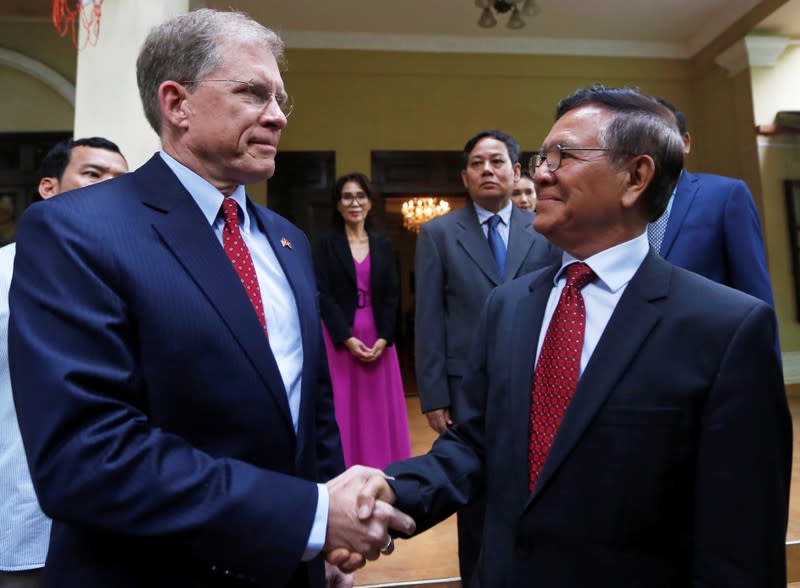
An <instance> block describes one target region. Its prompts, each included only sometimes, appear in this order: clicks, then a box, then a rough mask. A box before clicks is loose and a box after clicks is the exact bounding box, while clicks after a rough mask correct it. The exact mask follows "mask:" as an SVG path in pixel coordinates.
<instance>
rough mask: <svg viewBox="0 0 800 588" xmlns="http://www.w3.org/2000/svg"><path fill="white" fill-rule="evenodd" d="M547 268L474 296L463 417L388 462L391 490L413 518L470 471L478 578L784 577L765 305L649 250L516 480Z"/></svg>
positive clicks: (763, 584)
mask: <svg viewBox="0 0 800 588" xmlns="http://www.w3.org/2000/svg"><path fill="white" fill-rule="evenodd" d="M555 270H556V267H553V268H550V269H548V270H544V271H541V272H537V273H536V274H535V275H533V276H526V277H523V278H520V279H518V280H515V281H514V282H512V283H511V284H506V285H503V286H501V287H499V288H497V289H496V290H495V291H494V292H493V293H492V294H491V295H490V297H489V299H488V301H487V304H486V306H485V309H484V312H483V315H482V317H481V320H480V325H479V327H478V329H477V334H476V337H475V345H474V348H473V350H472V353H471V357H470V368H469V371H468V373H467V374H466V376H465V377H464V380H463V386H462V394H463V396H464V402H465V403H466V404H467V407H466V408H465V414H466V418H465V419H464V420H462V421H461V422H459V423H456V425H454V426H453V427H450V428H449V429H448V430H447V431H445V432H444V433H443V434H442V435H441V436H440V437H439V439H438V440H437V441H436V443H435V444H434V446H433V448H432V449H431V451H430V453H429V454H428V455H425V456H422V457H418V458H413V459H411V460H408V461H405V462H400V463H398V464H395V465H392V466H390V467H389V468H388V469H387V472H388V473H389V474H391V475H394V476H396V478H397V480H396V481H395V482H391V484H392V485H393V487H394V489H395V492H396V493H397V497H398V500H397V503H396V504H397V506H399V507H400V508H401V509H402V510H404V511H405V512H407V513H408V514H410V515H411V516H412V517H414V518H415V520H416V522H417V530H418V531H422V530H424V529H426V528H428V527H429V526H430V525H432V524H433V523H435V522H437V521H439V520H441V519H443V518H445V517H447V516H449V515H450V514H451V513H452V512H454V511H455V510H457V509H458V508H460V507H461V506H462V505H463V504H464V503H466V502H467V501H468V500H469V499H470V497H471V496H472V495H474V493H475V492H476V491H479V490H480V489H481V488H482V487H484V486H485V490H486V493H487V511H486V523H485V527H484V542H483V544H482V552H481V559H480V561H479V564H478V568H479V570H478V576H479V578H480V586H481V587H482V588H495V587H503V588H512V587H517V586H530V587H536V588H538V587H542V588H551V587H554V586H558V587H559V588H573V587H574V588H585V587H587V586H592V587H601V588H606V587H607V588H641V587H643V586H647V587H648V588H657V587H675V588H686V587H688V586H696V587H698V588H699V587H701V586H702V587H711V586H714V587H723V586H725V587H737V588H743V587H750V588H779V587H780V588H784V587H785V586H786V575H785V557H784V537H785V532H786V523H787V510H788V493H789V480H790V471H791V452H792V451H791V448H792V445H791V444H792V432H791V430H792V429H791V419H790V416H789V411H788V407H787V402H786V396H785V391H784V385H783V378H782V373H781V363H780V359H779V357H778V355H777V353H776V351H775V347H774V344H773V343H774V340H775V332H776V321H775V315H774V313H773V311H772V309H771V308H770V307H769V306H767V305H766V304H764V303H763V302H761V301H760V300H757V299H755V298H752V297H750V296H748V295H745V294H742V293H741V292H737V291H735V290H732V289H729V288H727V287H724V286H720V285H719V284H715V283H713V282H711V281H709V280H707V279H705V278H703V277H700V276H697V275H696V274H693V273H690V272H687V271H685V270H683V269H680V268H676V267H674V266H671V265H670V264H668V263H666V262H665V261H663V260H662V259H660V258H659V257H658V256H656V255H655V254H654V253H653V252H651V253H650V255H649V256H648V257H647V258H646V259H645V261H644V263H643V264H642V266H641V267H640V268H639V270H638V272H637V273H636V275H635V276H634V278H633V279H632V281H631V282H630V283H629V284H628V286H627V288H626V290H625V292H624V293H623V296H622V298H621V299H620V301H619V303H618V305H617V307H616V310H615V311H614V313H613V315H612V316H611V319H610V321H609V323H608V325H607V327H606V329H605V331H604V333H603V335H602V337H601V339H600V341H599V342H598V344H597V347H596V348H595V350H594V353H593V354H592V356H591V358H590V360H589V363H588V364H587V366H586V369H585V371H584V373H583V375H582V376H581V379H580V381H579V383H578V386H577V389H576V391H575V395H574V397H573V400H572V402H571V404H570V406H569V408H568V409H567V412H566V414H565V416H564V420H563V421H562V423H561V427H560V429H559V432H558V434H557V436H556V438H555V441H554V444H553V446H552V448H551V452H550V455H549V457H548V459H547V462H546V463H545V465H544V468H543V470H542V473H541V475H540V477H539V480H538V482H537V486H536V488H535V490H534V492H533V494H531V493H529V492H528V457H527V456H528V439H529V415H530V404H531V382H532V381H533V367H534V365H533V359H534V357H535V353H536V346H537V341H538V337H539V332H540V330H541V324H542V317H543V314H544V308H545V305H546V303H547V298H548V296H549V294H550V290H551V288H552V278H553V275H554V272H555Z"/></svg>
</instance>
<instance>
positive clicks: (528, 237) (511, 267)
mask: <svg viewBox="0 0 800 588" xmlns="http://www.w3.org/2000/svg"><path fill="white" fill-rule="evenodd" d="M524 216H525V215H523V214H522V213H521V212H519V211H518V210H517V208H516V206H514V207H512V208H511V219H510V222H509V226H508V251H507V253H506V271H505V274H504V276H503V282H509V281H511V280H513V279H514V278H515V277H516V275H517V272H518V271H519V268H520V266H522V262H523V261H524V260H525V257H527V255H528V251H530V248H531V246H533V228H532V224H528V226H525V222H524V220H523V217H524Z"/></svg>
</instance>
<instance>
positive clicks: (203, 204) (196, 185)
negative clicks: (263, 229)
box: [159, 150, 250, 232]
mask: <svg viewBox="0 0 800 588" xmlns="http://www.w3.org/2000/svg"><path fill="white" fill-rule="evenodd" d="M159 155H160V156H161V159H163V160H164V163H166V164H167V165H168V166H169V168H170V169H171V170H172V172H173V173H174V174H175V175H176V176H177V178H178V181H179V182H180V183H181V184H182V185H183V187H184V188H186V191H187V192H189V194H190V195H191V197H192V199H194V201H195V202H196V203H197V206H199V207H200V210H201V211H202V213H203V216H205V217H206V220H207V221H208V224H209V225H213V224H214V223H215V222H216V220H217V218H219V209H220V208H221V207H222V200H223V199H224V198H225V195H224V194H223V193H222V192H220V191H219V190H217V189H216V188H215V187H214V186H212V185H211V184H210V183H209V182H208V180H206V179H204V178H202V177H200V176H199V175H197V174H196V173H195V172H193V171H192V170H190V169H189V168H188V167H186V166H185V165H183V164H182V163H181V162H180V161H178V160H177V159H175V158H174V157H172V156H171V155H170V154H169V153H167V152H165V151H163V150H162V151H159ZM230 198H233V199H234V200H236V204H238V205H239V218H240V220H241V224H242V230H243V231H245V232H247V231H249V230H250V215H249V214H248V213H247V195H246V194H245V190H244V186H237V187H236V189H235V190H234V191H233V193H232V194H231V195H230Z"/></svg>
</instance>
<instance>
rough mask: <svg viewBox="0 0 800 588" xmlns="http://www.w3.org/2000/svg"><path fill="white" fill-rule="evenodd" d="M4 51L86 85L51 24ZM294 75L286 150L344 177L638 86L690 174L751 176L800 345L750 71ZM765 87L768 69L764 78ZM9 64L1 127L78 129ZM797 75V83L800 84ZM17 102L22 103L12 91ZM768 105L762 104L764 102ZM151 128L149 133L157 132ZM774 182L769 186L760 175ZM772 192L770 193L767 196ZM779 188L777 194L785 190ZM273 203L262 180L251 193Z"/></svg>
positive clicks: (459, 58)
mask: <svg viewBox="0 0 800 588" xmlns="http://www.w3.org/2000/svg"><path fill="white" fill-rule="evenodd" d="M0 39H3V40H2V41H0V47H6V48H8V49H13V50H18V51H21V52H24V53H27V54H28V55H29V56H31V57H34V58H37V59H40V60H41V61H43V62H44V63H46V64H47V65H49V66H50V67H52V68H54V69H56V70H57V71H59V72H60V73H62V74H63V75H64V76H65V77H67V78H68V79H74V78H75V51H74V49H73V48H72V45H71V42H70V41H68V40H64V39H60V38H58V37H57V36H56V35H55V34H54V33H53V30H52V28H51V27H50V25H48V24H26V25H15V26H13V27H8V26H3V27H0ZM287 58H288V69H287V71H286V72H285V73H284V78H285V80H286V83H287V88H288V90H289V91H290V92H291V93H292V94H293V96H294V99H295V112H294V114H292V117H291V119H290V122H289V126H288V128H287V130H286V131H285V133H284V136H283V140H282V144H281V147H282V149H284V150H333V151H335V152H336V167H337V173H344V172H346V171H351V170H363V171H366V172H369V171H370V152H371V151H372V150H388V149H397V150H400V149H424V150H430V149H444V150H453V149H460V148H461V146H462V145H463V144H464V142H465V140H466V139H467V138H468V137H469V136H470V135H472V134H473V133H475V132H476V131H478V130H480V129H483V128H489V127H496V128H501V129H503V130H506V131H508V132H510V133H511V134H512V135H514V136H515V137H516V138H517V139H518V140H519V142H520V144H521V145H522V147H523V149H526V150H533V149H536V148H537V147H538V145H539V144H540V143H541V141H542V139H543V138H544V136H545V134H546V133H547V131H548V129H549V128H550V125H551V122H552V117H553V111H554V107H555V104H556V102H557V101H558V100H559V99H560V98H562V97H563V96H565V95H566V94H568V93H570V92H572V91H573V90H575V89H576V88H578V87H581V86H585V85H588V84H591V83H593V82H602V83H605V84H608V85H635V86H638V87H640V88H641V89H642V90H643V91H644V92H647V93H651V94H655V95H658V96H662V97H664V98H666V99H668V100H670V101H671V102H673V103H674V104H675V105H676V106H678V107H679V108H681V109H682V110H684V112H685V113H686V115H687V119H688V122H689V128H690V130H691V131H692V135H693V138H694V147H693V152H692V155H691V157H690V159H689V161H688V164H687V167H688V168H689V169H691V170H693V171H708V172H713V173H720V174H724V175H730V176H736V177H742V178H744V179H745V180H746V181H747V182H748V184H749V185H750V187H751V190H752V191H753V193H754V195H755V197H756V200H757V203H758V205H759V209H760V211H761V213H762V220H763V224H764V233H765V237H766V243H767V254H768V257H769V264H770V270H771V274H772V278H773V285H774V288H775V291H776V296H777V305H778V313H779V316H780V320H781V331H782V337H783V343H784V348H785V349H786V350H796V349H800V328H798V326H797V325H796V323H795V321H794V318H793V317H794V311H793V303H792V302H791V300H793V298H792V296H793V289H792V286H791V283H790V274H789V273H788V269H787V268H788V263H789V262H788V255H789V253H788V245H787V242H786V227H785V224H786V221H785V213H784V211H783V201H782V188H780V187H779V186H780V180H781V179H782V178H784V177H788V176H787V174H794V176H795V177H800V175H798V172H800V170H794V169H789V168H791V167H792V166H794V165H797V164H796V163H795V162H796V158H794V159H792V158H789V157H783V156H781V157H779V158H778V160H773V159H767V160H764V161H762V162H761V167H760V168H759V166H758V165H756V164H755V162H756V160H757V158H758V150H757V147H756V137H755V134H754V132H753V128H754V124H755V122H754V121H755V119H754V114H753V113H754V110H753V108H754V97H753V92H756V93H757V90H753V91H751V80H750V75H749V72H748V71H745V72H743V73H741V74H739V75H737V76H735V77H729V76H728V75H727V74H726V73H725V72H724V71H722V70H721V69H719V68H716V67H714V66H710V65H709V64H708V63H707V62H708V60H707V59H706V56H704V57H703V60H702V61H703V64H701V65H698V62H697V61H696V62H687V61H681V60H660V59H632V58H592V57H565V56H528V55H475V54H437V53H430V54H423V53H404V52H403V53H399V52H369V51H343V50H340V51H324V50H302V49H290V50H289V51H288V52H287ZM754 76H755V77H754V81H755V80H756V79H757V72H756V74H754ZM23 77H24V76H22V74H19V73H17V72H13V71H6V70H4V69H2V68H0V82H2V81H6V82H7V85H4V86H3V87H6V88H9V87H11V88H14V90H15V91H14V92H13V93H6V95H5V96H3V97H0V100H3V101H4V102H2V104H3V106H5V108H0V130H6V131H8V130H55V129H59V130H63V129H68V128H71V125H72V109H71V108H69V107H68V106H65V102H64V100H63V99H62V98H60V97H59V96H57V95H56V94H55V93H54V92H52V91H50V90H48V89H47V88H45V87H43V85H42V84H40V83H39V82H36V81H34V80H31V79H22V78H23ZM794 79H795V80H796V79H797V76H795V77H794ZM9 94H12V95H9ZM755 102H759V100H755ZM147 132H150V131H147ZM762 175H763V176H764V179H763V180H762V177H761V176H762ZM762 186H763V188H762ZM776 186H778V187H776ZM251 191H252V192H253V193H254V195H255V196H256V198H257V199H258V200H261V201H263V200H264V194H265V190H264V186H263V184H262V185H260V186H257V187H253V189H252V190H251Z"/></svg>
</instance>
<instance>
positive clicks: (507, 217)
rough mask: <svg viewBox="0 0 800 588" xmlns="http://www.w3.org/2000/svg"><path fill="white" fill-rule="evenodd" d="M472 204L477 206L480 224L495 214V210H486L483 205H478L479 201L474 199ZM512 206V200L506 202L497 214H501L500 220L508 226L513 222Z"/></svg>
mask: <svg viewBox="0 0 800 588" xmlns="http://www.w3.org/2000/svg"><path fill="white" fill-rule="evenodd" d="M472 204H473V206H475V212H476V213H477V215H478V224H480V225H482V224H483V223H485V222H486V221H487V220H489V218H490V217H492V216H494V214H495V213H494V212H492V211H490V210H486V209H485V208H483V207H482V206H480V205H478V203H477V202H475V201H474V200H473V201H472ZM512 206H513V204H511V200H509V201H508V202H506V205H505V206H504V207H503V208H501V209H500V210H499V211H498V212H497V214H499V215H500V220H501V221H503V224H505V225H506V226H509V225H510V223H511V207H512Z"/></svg>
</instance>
